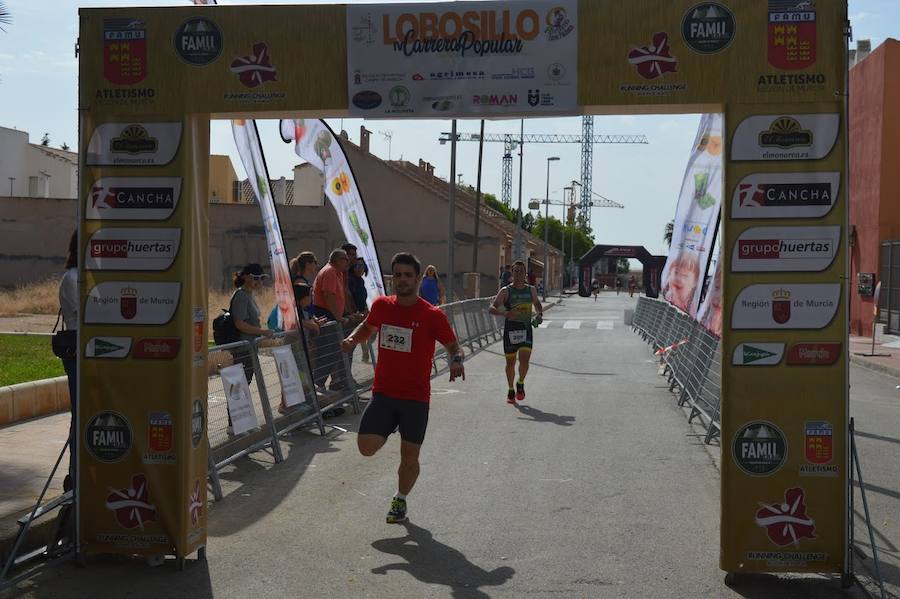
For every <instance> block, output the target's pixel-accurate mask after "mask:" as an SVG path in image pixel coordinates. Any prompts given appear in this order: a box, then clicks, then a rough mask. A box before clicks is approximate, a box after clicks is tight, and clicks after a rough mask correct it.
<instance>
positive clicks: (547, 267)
mask: <svg viewBox="0 0 900 599" xmlns="http://www.w3.org/2000/svg"><path fill="white" fill-rule="evenodd" d="M555 160H559V156H550V157H549V158H547V193H546V196H545V198H544V277H543V278H544V291H543V293H542V294H541V296H542V298H541V299H542V300H543V301H545V302H546V301H547V283H548V281H549V280H550V278H549V277H548V276H547V275H548V274H549V273H550V262H549V261H548V259H547V256H548V254H547V229H549V228H550V227H549V221H548V219H549V218H550V163H551V162H553V161H555Z"/></svg>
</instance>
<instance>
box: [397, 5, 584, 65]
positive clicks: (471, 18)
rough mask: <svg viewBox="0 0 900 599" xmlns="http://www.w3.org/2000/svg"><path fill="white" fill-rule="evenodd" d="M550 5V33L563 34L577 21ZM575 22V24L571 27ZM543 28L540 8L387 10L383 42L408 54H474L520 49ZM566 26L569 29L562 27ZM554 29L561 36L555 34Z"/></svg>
mask: <svg viewBox="0 0 900 599" xmlns="http://www.w3.org/2000/svg"><path fill="white" fill-rule="evenodd" d="M554 11H557V9H553V10H551V11H550V14H548V15H547V23H548V27H547V30H546V31H547V35H548V39H561V38H562V37H565V36H566V35H568V34H569V33H570V32H571V30H572V29H574V26H572V25H571V23H569V20H568V15H567V14H566V11H565V10H564V9H562V8H560V9H558V11H561V12H554ZM568 27H571V28H572V29H568ZM542 30H544V27H543V24H542V20H541V16H540V15H539V14H538V12H537V11H536V10H533V9H530V8H526V9H523V10H518V11H517V10H510V9H504V10H480V11H475V10H468V11H465V12H463V13H458V12H456V11H452V10H448V11H444V12H420V13H402V14H400V15H392V14H384V15H382V17H381V31H382V43H383V44H384V45H386V46H391V47H392V48H393V51H394V52H396V53H401V54H403V55H404V56H407V57H409V56H414V55H417V54H453V55H457V56H459V57H461V58H464V57H466V56H467V55H469V54H475V55H477V56H481V57H484V56H498V55H510V54H521V53H522V50H523V49H524V48H525V42H528V41H532V40H535V39H537V38H538V37H539V36H540V34H541V31H542ZM563 31H566V33H565V35H562V32H563ZM551 35H558V37H553V38H551V37H550V36H551Z"/></svg>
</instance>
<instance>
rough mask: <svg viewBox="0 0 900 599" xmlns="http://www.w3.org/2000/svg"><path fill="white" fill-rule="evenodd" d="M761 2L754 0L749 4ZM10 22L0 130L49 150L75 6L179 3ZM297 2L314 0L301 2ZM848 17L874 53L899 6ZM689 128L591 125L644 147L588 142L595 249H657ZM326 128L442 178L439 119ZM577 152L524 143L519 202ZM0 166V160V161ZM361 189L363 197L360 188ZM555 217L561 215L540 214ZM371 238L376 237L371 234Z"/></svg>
mask: <svg viewBox="0 0 900 599" xmlns="http://www.w3.org/2000/svg"><path fill="white" fill-rule="evenodd" d="M760 1H762V0H760ZM4 3H5V5H6V6H7V8H8V10H9V11H10V12H11V13H12V18H13V22H12V24H10V25H8V26H7V27H6V32H5V33H4V32H0V126H4V127H14V128H17V129H20V130H24V131H27V132H28V133H29V134H30V136H31V141H32V142H35V143H37V142H38V141H39V140H40V138H41V135H42V134H43V133H44V132H48V133H49V134H50V139H51V145H53V146H59V145H61V144H62V143H64V142H65V143H67V144H68V145H70V146H72V147H73V148H74V147H75V146H76V141H77V96H76V90H77V86H78V82H77V74H78V70H77V65H78V63H77V60H76V59H75V54H74V46H75V40H76V38H77V35H78V16H77V15H78V8H80V7H103V6H142V5H143V6H147V5H153V6H164V5H169V6H184V5H186V4H188V1H187V0H177V1H176V0H108V1H107V0H92V1H72V0H5V2H4ZM296 3H298V2H284V1H279V0H264V1H259V2H254V1H252V0H244V1H242V2H229V1H228V0H220V4H296ZM300 3H305V4H312V3H322V2H309V1H307V2H300ZM850 16H851V21H852V25H853V32H854V38H855V39H857V40H858V39H863V38H870V39H871V40H872V46H873V48H874V47H876V46H877V45H879V44H880V43H881V42H883V41H884V39H885V38H887V37H894V38H900V0H850ZM698 122H699V117H698V116H697V115H681V116H620V117H595V121H594V132H595V133H596V134H601V133H612V134H638V133H640V134H645V135H646V136H647V137H648V138H649V141H650V143H649V144H648V145H595V146H594V171H593V173H594V174H593V181H594V191H596V192H598V193H600V194H602V195H604V196H605V197H607V198H609V199H612V200H615V201H617V202H619V203H621V204H624V205H625V206H626V208H625V209H624V210H619V209H612V208H600V209H595V210H594V211H593V218H592V226H593V228H594V234H595V238H596V240H597V242H598V243H616V244H638V245H644V246H646V247H647V249H649V250H650V251H651V252H653V253H665V245H664V244H663V241H662V232H663V227H664V226H665V223H666V222H668V221H669V220H670V219H671V218H672V217H673V216H674V213H675V202H676V200H677V196H678V190H679V187H680V185H681V179H682V176H683V174H684V167H685V163H686V161H687V157H688V152H689V150H690V146H691V143H692V141H693V138H694V133H695V130H696V127H697V123H698ZM329 124H330V125H331V126H332V128H333V129H335V130H340V129H341V128H342V127H343V128H344V129H345V130H347V132H348V133H349V134H350V139H351V140H352V141H354V142H358V141H359V128H360V125H362V124H365V125H366V128H368V129H369V130H371V131H373V132H374V133H373V136H372V139H371V149H372V151H373V152H374V153H375V154H377V155H378V156H380V157H382V158H388V141H387V138H386V137H385V136H383V135H379V133H378V132H387V133H390V134H391V135H392V140H391V143H390V157H391V158H393V159H398V158H400V157H402V158H404V159H406V160H409V161H410V162H413V163H417V162H418V160H419V158H422V159H424V160H427V161H428V162H431V163H432V164H434V165H435V168H436V172H437V174H438V175H439V176H443V177H445V178H446V177H448V176H449V172H450V149H449V145H444V146H442V145H439V144H438V142H437V140H438V137H439V136H440V134H441V132H443V131H449V130H450V122H449V121H420V120H415V121H413V120H406V121H386V120H368V121H364V120H362V119H345V120H343V121H340V120H337V119H335V120H329ZM259 125H260V134H261V136H262V138H263V141H264V146H265V151H266V159H267V162H268V164H269V168H270V171H271V172H270V175H271V176H272V177H273V178H276V177H280V176H282V175H284V176H288V177H290V174H291V169H292V168H293V165H294V164H295V163H296V162H297V160H296V157H295V156H294V154H293V152H292V148H291V147H290V146H289V145H287V144H284V143H282V142H281V139H280V137H279V135H278V132H277V122H267V121H260V122H259ZM459 131H461V132H477V131H478V121H477V120H464V121H459ZM485 131H486V132H489V133H490V132H495V133H506V132H513V133H517V132H518V131H519V121H518V120H509V121H496V120H495V121H488V122H487V125H486V127H485ZM525 132H526V133H570V134H579V135H580V134H581V118H580V117H575V118H544V119H528V120H526V121H525ZM502 145H503V144H498V143H486V144H485V151H484V171H483V175H482V187H483V189H484V190H485V191H486V192H490V193H494V194H495V195H497V197H498V198H499V197H500V170H501V156H502V153H503V147H502ZM212 152H213V153H216V154H229V155H231V156H232V161H233V162H234V165H235V169H236V170H237V172H238V174H239V175H241V176H242V175H243V169H242V167H241V165H240V161H239V160H238V159H237V156H236V152H235V150H234V144H233V142H232V139H231V132H230V128H229V126H228V123H227V122H214V123H213V127H212ZM477 152H478V144H477V143H471V142H469V143H461V144H459V151H458V158H457V173H461V174H462V180H463V181H464V182H466V183H470V184H472V185H474V184H475V179H476V169H477V158H478V153H477ZM580 152H581V147H580V145H578V144H564V145H549V144H531V145H528V144H526V146H525V150H524V153H525V157H524V167H525V168H524V184H523V194H522V197H523V205H526V206H527V201H528V199H530V198H532V197H537V198H543V196H544V192H545V186H546V164H547V163H546V158H547V157H548V156H559V157H560V159H561V160H560V161H559V162H555V163H553V165H552V166H551V173H550V190H551V192H550V195H551V198H554V199H561V197H562V191H561V190H562V187H563V186H565V185H567V184H568V183H569V182H570V181H571V180H572V179H579V178H580V172H581V156H580ZM0 160H2V156H0ZM518 168H519V164H518V158H516V159H515V161H514V169H515V170H514V176H513V182H514V187H513V200H514V203H515V200H516V198H517V194H518V186H517V182H518ZM363 192H365V190H363ZM551 213H555V214H556V216H557V217H561V216H562V208H559V207H551ZM375 233H376V235H377V231H376V232H375Z"/></svg>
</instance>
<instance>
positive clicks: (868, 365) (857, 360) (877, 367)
mask: <svg viewBox="0 0 900 599" xmlns="http://www.w3.org/2000/svg"><path fill="white" fill-rule="evenodd" d="M850 363H851V364H856V365H857V366H859V367H861V368H865V369H866V370H871V371H872V372H877V373H879V374H886V375H888V376H892V377H894V378H897V379H900V369H897V368H891V367H890V366H884V365H882V364H876V363H874V362H871V361H869V360H866V359H865V358H863V357H862V356H856V355H853V354H850Z"/></svg>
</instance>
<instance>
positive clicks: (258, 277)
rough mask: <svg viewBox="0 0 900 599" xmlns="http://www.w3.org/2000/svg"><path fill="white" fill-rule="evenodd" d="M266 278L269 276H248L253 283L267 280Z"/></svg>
mask: <svg viewBox="0 0 900 599" xmlns="http://www.w3.org/2000/svg"><path fill="white" fill-rule="evenodd" d="M268 276H269V275H250V278H251V279H253V280H254V281H262V280H263V279H265V278H267V277H268Z"/></svg>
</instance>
